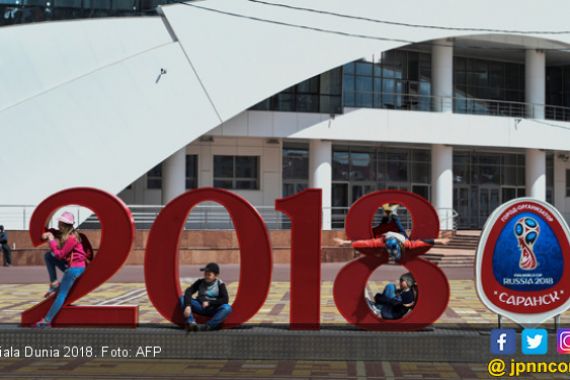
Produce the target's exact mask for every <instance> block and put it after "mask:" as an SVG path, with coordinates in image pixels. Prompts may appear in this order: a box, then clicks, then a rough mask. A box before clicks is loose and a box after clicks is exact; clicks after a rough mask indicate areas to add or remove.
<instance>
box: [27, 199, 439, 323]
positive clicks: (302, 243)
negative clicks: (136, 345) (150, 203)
mask: <svg viewBox="0 0 570 380" xmlns="http://www.w3.org/2000/svg"><path fill="white" fill-rule="evenodd" d="M206 201H214V202H217V203H219V204H221V205H222V206H224V207H225V208H226V210H228V212H229V214H230V217H231V218H232V221H233V224H234V226H235V227H236V233H237V237H238V241H239V245H240V258H241V260H240V262H241V266H240V281H239V288H238V292H237V295H236V298H235V301H234V303H233V305H232V307H233V310H234V311H233V313H232V314H230V316H229V317H228V319H227V320H226V322H225V324H224V326H225V327H231V326H236V325H239V324H242V323H245V322H246V321H247V320H249V319H250V318H251V317H252V316H254V315H255V313H257V311H258V310H259V309H260V308H261V306H262V305H263V303H264V302H265V299H266V297H267V294H268V292H269V287H270V285H271V272H272V258H271V245H270V241H269V234H268V232H267V228H266V226H265V224H264V223H263V220H262V218H261V216H260V215H259V213H258V212H257V210H255V208H254V207H253V206H252V205H251V204H250V203H249V202H247V201H246V200H245V199H243V198H242V197H240V196H238V195H236V194H234V193H232V192H229V191H227V190H222V189H214V188H201V189H197V190H192V191H188V192H187V193H185V194H182V195H181V196H179V197H178V198H176V199H174V200H173V201H171V202H170V203H169V204H168V205H166V207H165V208H164V209H163V210H162V212H161V213H160V214H159V216H158V217H157V219H156V221H155V224H154V225H153V227H152V229H151V232H150V235H149V240H148V244H147V248H146V254H145V283H146V287H147V292H148V295H149V298H150V300H151V302H152V303H153V305H154V306H155V307H156V309H157V310H158V311H159V312H160V313H161V314H162V315H163V316H164V317H165V318H166V319H168V320H170V321H171V322H173V323H175V324H179V325H181V324H183V318H182V311H181V308H180V305H179V297H180V295H181V289H180V283H179V273H178V247H179V240H180V236H181V233H182V231H183V229H184V225H185V222H186V218H187V217H188V214H189V213H190V212H191V210H192V208H193V207H194V206H195V205H197V204H198V203H201V202H206ZM383 203H399V204H402V205H404V206H405V207H406V208H407V209H408V210H409V212H410V213H411V215H412V220H413V230H412V235H411V236H412V238H434V237H437V234H438V232H439V220H438V217H437V214H436V212H435V210H434V209H433V207H432V206H431V205H430V204H429V202H427V201H426V200H425V199H423V198H421V197H419V196H417V195H415V194H413V193H409V192H403V191H377V192H375V193H371V194H368V195H366V196H364V197H362V198H361V199H360V200H359V201H358V202H356V203H355V204H354V206H353V207H352V208H351V210H350V212H349V214H348V217H347V221H346V230H347V235H348V236H349V238H350V239H352V240H356V239H367V238H370V237H372V230H371V222H372V217H373V215H374V213H375V212H376V210H377V209H378V207H380V206H381V205H382V204H383ZM70 204H74V205H80V206H84V207H87V208H90V209H91V210H93V212H94V213H95V214H96V215H97V216H98V217H99V220H100V221H101V230H102V232H101V234H102V238H101V246H100V248H99V253H98V254H97V256H96V257H95V259H94V260H93V262H92V263H91V264H90V265H89V267H88V268H87V270H86V272H85V274H84V275H83V276H82V277H81V278H79V280H78V281H77V283H76V284H75V286H74V287H73V289H72V291H71V293H70V294H69V296H68V298H67V301H66V306H65V307H64V308H63V309H62V311H61V312H60V314H59V315H58V316H57V318H56V319H55V321H54V324H55V325H123V326H124V325H128V326H136V325H137V322H138V321H137V319H138V313H137V307H136V306H135V307H133V306H104V307H101V306H70V304H71V303H72V302H74V301H76V300H78V299H80V298H81V297H83V296H84V295H86V294H87V293H89V292H90V291H92V290H94V289H95V288H96V287H97V286H99V285H100V284H102V283H103V282H105V281H106V280H107V279H109V278H110V277H111V276H112V275H113V274H114V273H115V272H117V271H118V270H119V268H120V267H121V266H122V265H123V264H124V262H125V260H126V258H127V256H128V253H129V250H130V248H131V245H132V241H133V238H134V222H133V219H132V216H131V214H130V211H129V210H128V208H127V207H126V206H125V204H124V203H123V202H122V201H121V200H120V199H118V198H117V197H115V196H114V195H110V194H108V193H105V192H103V191H101V190H98V189H90V188H76V189H69V190H64V191H61V192H59V193H56V194H54V195H52V196H50V197H49V198H47V199H46V200H45V201H44V202H42V203H41V204H40V205H39V206H38V207H37V208H36V210H35V212H34V214H33V216H32V220H31V223H30V235H31V237H32V241H33V243H34V244H35V245H39V244H41V243H42V241H41V240H40V236H41V232H43V228H44V226H45V223H46V221H47V220H48V219H49V217H50V216H51V215H52V214H53V212H55V211H56V210H57V209H58V208H60V207H63V206H67V205H70ZM275 205H276V206H275V208H276V210H278V211H281V212H283V213H285V214H287V215H288V216H289V218H290V220H291V312H290V327H291V328H294V329H318V328H319V320H320V307H319V305H320V283H321V190H319V189H308V190H305V191H303V192H301V193H298V194H295V195H293V196H291V197H288V198H284V199H278V200H276V202H275ZM426 251H427V250H426ZM364 253H365V255H364V256H363V257H361V258H358V259H355V260H353V261H351V262H349V263H348V264H347V265H346V266H344V267H343V268H342V269H341V271H340V272H339V274H338V276H337V278H336V279H335V283H334V299H335V302H336V304H337V307H338V309H339V311H340V313H341V314H342V315H343V316H344V318H345V319H346V320H347V321H348V322H350V323H353V324H355V325H357V326H359V327H362V328H366V329H374V330H411V329H417V328H421V327H424V326H426V325H429V324H431V323H433V322H435V321H436V320H437V318H439V316H440V315H441V314H442V313H443V311H444V310H445V308H446V306H447V303H448V301H449V284H448V282H447V279H446V277H445V275H444V274H443V272H442V271H441V270H440V269H439V268H438V267H436V266H435V265H433V264H431V263H429V262H427V261H425V260H422V259H421V258H419V257H417V255H416V256H413V257H407V258H406V259H405V260H404V261H403V262H402V264H403V265H404V266H406V267H407V268H408V269H409V270H410V271H411V272H412V273H413V274H414V276H415V277H416V280H417V281H418V283H419V284H420V290H419V297H418V301H417V305H416V306H415V308H414V309H413V310H412V311H411V312H410V313H408V314H407V315H406V316H404V318H402V319H401V320H393V321H383V320H380V319H378V317H376V316H375V315H374V314H372V312H371V311H370V309H369V308H368V306H367V304H366V302H365V299H364V287H365V285H366V282H367V280H368V278H369V276H370V274H371V273H372V272H373V271H374V269H376V268H377V267H379V266H380V265H382V264H384V263H386V262H387V260H388V256H387V255H385V256H382V257H376V256H374V255H370V254H369V253H370V252H364ZM51 302H53V298H48V299H47V300H45V301H43V302H41V303H39V304H38V305H36V306H34V307H32V308H31V309H29V310H26V311H25V312H24V313H22V325H31V324H33V323H35V322H36V321H38V320H39V319H41V318H42V317H43V316H44V315H45V313H46V312H47V310H48V309H49V307H50V305H51Z"/></svg>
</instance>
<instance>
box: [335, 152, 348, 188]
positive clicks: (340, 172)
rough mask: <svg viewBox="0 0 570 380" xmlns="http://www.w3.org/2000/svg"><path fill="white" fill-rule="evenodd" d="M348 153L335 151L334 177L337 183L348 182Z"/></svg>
mask: <svg viewBox="0 0 570 380" xmlns="http://www.w3.org/2000/svg"><path fill="white" fill-rule="evenodd" d="M348 157H349V154H348V151H333V162H332V172H333V173H332V174H333V175H332V176H333V180H335V181H342V180H345V181H347V180H348V172H349V162H348Z"/></svg>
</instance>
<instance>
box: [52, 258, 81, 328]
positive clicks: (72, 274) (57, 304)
mask: <svg viewBox="0 0 570 380" xmlns="http://www.w3.org/2000/svg"><path fill="white" fill-rule="evenodd" d="M83 272H85V268H80V267H79V268H69V269H68V270H66V271H65V273H64V274H63V278H62V279H61V285H60V286H59V288H58V290H57V295H56V296H55V301H53V304H52V305H51V307H50V309H49V311H48V313H47V314H46V317H45V320H46V322H50V323H51V321H53V319H54V318H55V316H56V315H57V313H59V310H60V309H61V307H62V306H63V303H64V302H65V299H66V298H67V295H68V294H69V291H70V290H71V287H72V286H73V284H74V283H75V281H76V280H77V279H78V278H79V277H80V276H81V275H82V274H83Z"/></svg>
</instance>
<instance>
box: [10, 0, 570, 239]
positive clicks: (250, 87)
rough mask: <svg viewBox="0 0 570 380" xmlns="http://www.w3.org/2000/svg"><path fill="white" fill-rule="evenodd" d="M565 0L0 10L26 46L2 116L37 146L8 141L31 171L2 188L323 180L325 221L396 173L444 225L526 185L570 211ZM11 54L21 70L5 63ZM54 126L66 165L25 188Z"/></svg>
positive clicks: (136, 201) (135, 193) (260, 187)
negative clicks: (552, 3)
mask: <svg viewBox="0 0 570 380" xmlns="http://www.w3.org/2000/svg"><path fill="white" fill-rule="evenodd" d="M556 3H557V4H558V6H559V8H558V11H557V12H556V11H554V10H553V9H552V7H549V8H548V9H542V8H537V7H538V5H529V4H520V2H515V1H505V2H501V3H499V4H496V3H495V2H491V1H482V2H478V3H477V4H472V5H471V7H473V8H474V9H470V10H469V11H467V10H466V9H464V7H462V6H461V5H460V4H455V3H450V2H446V1H434V2H430V4H431V5H430V6H427V5H426V4H425V2H420V1H409V2H405V3H403V4H393V5H394V7H395V9H394V10H393V12H394V13H393V14H390V13H389V14H386V13H385V12H383V10H384V9H383V7H382V5H381V4H380V2H377V1H359V2H356V3H354V4H352V3H351V4H350V6H349V5H348V3H346V2H341V1H336V0H334V1H333V0H329V1H315V2H311V4H310V8H307V7H308V5H307V4H305V3H303V4H304V5H300V4H299V2H296V1H292V0H290V1H284V2H281V3H280V4H281V5H283V4H286V5H287V7H283V6H279V5H270V4H260V3H256V2H248V1H244V2H235V1H230V0H208V1H204V2H199V3H193V2H189V5H169V6H164V7H162V8H161V9H160V12H159V15H156V16H154V17H149V18H129V19H124V20H121V19H97V20H76V21H66V22H58V23H49V22H46V23H38V24H29V25H19V26H9V27H2V28H0V47H1V46H2V44H4V45H5V46H4V47H6V50H7V51H9V52H13V53H15V58H10V59H8V62H7V63H6V62H5V63H2V62H0V68H2V70H1V71H2V72H3V74H0V83H1V84H6V86H3V88H6V89H7V90H6V91H3V92H0V117H2V119H3V120H5V121H6V122H7V125H12V126H14V127H15V128H16V127H17V128H20V129H18V131H21V134H23V136H22V135H21V134H17V133H12V132H9V137H10V138H11V141H14V142H15V145H14V148H13V149H16V148H17V147H18V144H20V145H19V146H20V147H21V146H25V147H26V149H29V148H33V147H35V149H36V150H35V151H32V152H31V153H28V155H29V156H32V157H29V158H26V159H24V160H22V161H24V162H20V161H18V160H16V159H14V157H12V156H9V154H10V153H12V154H14V152H11V151H10V150H11V149H12V148H11V147H10V148H9V149H8V152H6V153H5V155H3V157H2V155H0V159H1V160H2V161H3V162H4V163H5V164H7V165H8V166H10V167H15V169H13V170H12V169H10V170H11V172H10V173H11V174H13V175H15V176H16V178H17V180H19V181H20V182H19V183H20V185H18V182H17V183H16V184H11V185H9V186H7V187H4V189H3V190H0V195H3V198H4V199H6V200H5V201H4V202H0V203H3V204H5V205H13V206H14V207H17V205H18V204H23V205H33V204H36V203H37V202H38V201H41V199H43V198H45V196H46V195H49V194H51V193H52V192H53V191H57V190H58V189H60V188H66V187H72V186H95V187H99V188H102V189H105V190H107V191H111V192H113V193H116V194H118V195H119V196H120V197H121V198H122V199H123V200H124V201H125V202H126V203H127V204H130V205H146V206H159V205H163V204H165V203H167V202H168V201H169V200H171V199H173V198H174V197H176V196H178V195H180V194H182V193H183V192H185V191H187V190H188V189H193V188H197V187H209V186H213V187H221V188H226V189H230V190H232V191H235V192H236V193H238V194H241V195H243V196H244V197H245V198H246V199H248V200H249V201H250V202H251V203H252V204H253V205H255V206H256V207H258V208H259V209H260V210H265V211H266V212H267V213H271V211H270V210H271V208H272V207H273V205H274V202H275V199H277V198H281V197H284V196H288V195H292V194H294V193H296V192H298V191H301V190H303V189H305V188H308V187H316V188H321V189H322V191H323V229H331V228H341V227H342V226H343V220H344V215H346V211H347V209H348V208H349V207H350V205H351V204H352V203H353V202H355V201H356V200H357V199H358V198H359V197H361V196H362V195H364V194H366V193H368V192H371V191H375V190H379V189H401V190H407V191H412V192H415V193H418V194H420V195H422V196H424V197H425V198H427V199H429V200H430V201H431V202H432V204H433V205H434V207H436V209H437V210H438V213H439V215H440V220H441V223H442V225H441V227H442V229H453V228H464V229H478V228H481V227H482V226H483V224H484V222H485V220H486V218H487V217H488V215H489V214H490V213H491V212H492V211H493V210H494V209H495V208H496V207H497V206H499V205H500V204H501V203H503V202H505V201H507V200H510V199H513V198H515V197H520V196H531V197H535V198H537V199H541V200H546V201H548V202H550V203H552V204H553V205H555V206H556V207H557V208H558V209H559V210H560V211H561V212H562V213H563V214H565V216H567V217H569V216H570V160H569V158H570V50H568V49H570V33H568V32H566V28H565V21H564V18H563V17H562V14H563V13H565V12H562V11H561V10H562V9H568V10H570V6H569V5H567V4H566V3H565V2H563V1H557V2H556ZM396 8H397V9H396ZM490 8H492V9H493V12H492V14H489V9H490ZM323 12H324V13H323ZM513 12H514V13H516V15H513ZM515 16H516V17H515ZM444 21H445V22H446V23H444ZM102 27H104V28H106V30H107V31H106V32H102V31H101V30H102V29H101V28H102ZM77 30H81V31H82V34H81V35H79V36H78V35H77V33H76V32H77ZM72 33H76V34H74V36H75V37H73V38H67V37H66V36H69V35H71V34H72ZM101 33H104V34H105V35H104V36H103V37H101ZM2 36H4V37H6V38H5V39H4V40H3V39H2V38H1V37H2ZM115 36H116V37H115ZM143 37H144V38H143ZM34 38H46V44H47V47H45V51H44V53H45V52H50V48H54V49H55V45H53V40H54V39H55V40H56V41H59V42H61V43H60V44H59V45H57V46H58V47H57V54H55V53H53V52H50V53H46V54H47V57H46V56H42V55H41V54H39V53H36V52H22V49H24V48H25V46H26V42H27V41H28V42H30V43H31V41H33V39H34ZM49 38H51V39H49ZM66 38H67V39H66ZM83 40H85V41H83ZM2 41H4V42H2ZM6 41H8V42H6ZM85 42H89V45H87V44H86V43H85ZM6 50H5V51H6ZM78 52H79V53H78ZM50 54H51V55H50ZM58 60H59V62H60V64H61V65H63V66H64V67H63V68H61V67H58V66H57V65H56V62H58ZM46 61H47V63H48V65H47V67H44V68H41V66H40V65H41V64H42V63H44V64H45V63H46ZM23 63H24V65H23ZM16 64H18V65H19V66H18V67H19V69H18V70H19V72H20V71H24V73H23V74H21V75H20V78H24V79H23V80H20V82H19V83H18V81H17V80H16V79H14V78H13V77H11V76H10V75H8V74H7V73H6V72H5V70H4V69H7V68H13V67H16V66H15V65H16ZM70 71H71V73H70ZM32 74H33V76H32V78H30V76H31V75H32ZM32 79H33V80H32ZM63 104H67V105H68V106H64V105H63ZM26 107H28V108H26ZM66 107H69V108H66ZM30 109H33V110H39V111H40V112H39V115H38V114H34V113H31V114H29V113H28V112H26V110H30ZM34 133H39V134H40V136H41V138H37V137H36V136H35V135H34ZM70 135H74V136H76V137H80V138H81V139H82V140H81V141H84V143H83V144H84V145H83V147H84V148H85V149H86V150H88V151H89V152H85V151H83V150H81V149H78V147H77V145H76V144H74V141H77V140H74V139H73V138H70ZM30 142H31V144H30ZM62 143H63V144H64V145H65V144H71V148H70V149H71V152H72V154H74V157H76V159H75V160H74V162H73V163H72V164H70V165H71V168H73V171H72V173H73V174H70V175H69V176H64V178H62V180H61V181H60V182H58V183H55V184H54V183H52V182H53V181H52V182H49V181H48V182H46V183H47V185H46V186H44V187H42V188H41V189H37V188H36V189H33V190H25V191H18V189H19V188H26V189H28V187H27V186H31V182H30V181H29V180H28V179H27V177H26V176H22V175H21V174H22V171H26V170H28V172H29V173H32V174H33V175H35V176H36V179H37V178H38V177H37V176H39V177H41V176H42V175H43V174H41V171H39V170H37V165H39V164H40V162H41V159H40V157H33V156H35V155H39V153H38V152H41V147H45V146H46V145H44V144H47V145H48V146H49V145H50V144H51V146H61V145H62ZM94 152H97V154H98V155H99V158H93V157H92V156H91V155H92V154H93V153H94ZM87 153H89V154H87ZM75 171H76V172H77V173H75ZM10 173H9V174H10ZM25 177H26V178H25ZM48 179H49V177H48ZM2 192H4V194H2ZM262 214H263V212H262Z"/></svg>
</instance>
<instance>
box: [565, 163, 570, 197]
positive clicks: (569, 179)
mask: <svg viewBox="0 0 570 380" xmlns="http://www.w3.org/2000/svg"><path fill="white" fill-rule="evenodd" d="M566 196H567V197H570V169H566Z"/></svg>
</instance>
